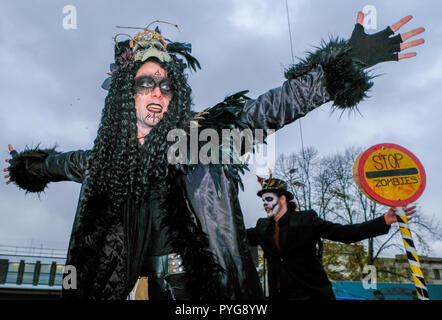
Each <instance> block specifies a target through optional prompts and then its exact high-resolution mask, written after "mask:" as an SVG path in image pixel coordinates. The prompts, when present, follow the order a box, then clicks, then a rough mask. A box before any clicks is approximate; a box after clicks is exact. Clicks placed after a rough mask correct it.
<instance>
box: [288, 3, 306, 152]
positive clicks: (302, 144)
mask: <svg viewBox="0 0 442 320" xmlns="http://www.w3.org/2000/svg"><path fill="white" fill-rule="evenodd" d="M285 10H286V14H287V25H288V27H289V38H290V51H291V55H292V64H293V65H294V64H295V55H294V53H293V37H292V27H291V23H290V15H289V4H288V1H287V0H285ZM298 121H299V131H300V135H301V149H302V152H303V153H304V139H303V137H302V125H301V119H298Z"/></svg>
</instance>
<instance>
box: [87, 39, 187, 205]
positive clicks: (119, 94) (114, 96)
mask: <svg viewBox="0 0 442 320" xmlns="http://www.w3.org/2000/svg"><path fill="white" fill-rule="evenodd" d="M127 48H128V41H125V42H120V43H118V46H116V48H115V60H116V61H118V57H119V56H120V55H121V53H122V52H123V51H124V50H126V49H127ZM173 59H174V60H173V61H172V62H171V63H166V62H160V61H156V62H157V63H159V64H160V66H161V67H162V68H164V69H165V70H166V72H167V74H168V77H169V79H170V80H171V83H172V90H173V92H174V95H173V98H172V100H171V101H170V105H169V108H168V111H167V112H166V113H165V114H164V117H163V118H162V120H161V121H160V122H159V123H158V124H157V125H156V126H155V127H154V128H153V129H152V131H151V132H150V134H149V135H147V136H146V137H145V142H144V145H141V144H140V143H139V140H138V138H137V125H136V111H135V102H134V98H133V84H134V77H135V74H136V72H137V71H138V69H139V68H140V67H141V65H142V64H143V62H140V61H136V62H134V63H133V64H132V65H131V66H126V67H125V68H120V69H119V70H118V71H117V72H116V73H115V74H113V79H112V84H111V86H110V90H109V94H108V95H107V97H106V100H105V107H104V109H103V113H102V118H101V123H100V127H99V129H98V134H97V138H96V139H95V142H94V147H93V149H92V154H91V158H90V162H89V177H88V180H89V181H88V188H87V190H86V196H87V197H96V196H100V197H104V198H106V200H107V201H109V203H112V204H113V206H114V208H113V210H112V211H113V212H115V213H117V212H118V211H119V209H120V207H121V204H122V202H123V201H124V199H126V198H127V196H128V195H129V194H131V195H133V196H134V198H135V199H142V198H143V196H144V195H145V194H146V193H147V192H149V191H152V188H158V187H159V186H161V184H162V183H161V182H162V181H164V180H165V179H166V177H167V176H168V175H169V173H170V171H171V170H173V168H172V167H171V166H170V165H169V163H168V161H167V149H168V148H169V146H170V145H171V142H168V141H167V133H168V131H169V130H171V129H174V128H184V127H185V126H186V124H188V122H189V119H190V117H191V112H190V106H191V88H190V87H189V85H188V84H187V77H186V75H185V73H184V70H185V68H186V65H185V64H184V63H183V62H182V61H181V60H180V59H178V58H176V57H174V58H173Z"/></svg>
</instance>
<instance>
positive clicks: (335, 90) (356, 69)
mask: <svg viewBox="0 0 442 320" xmlns="http://www.w3.org/2000/svg"><path fill="white" fill-rule="evenodd" d="M317 49H318V50H317V51H316V52H314V53H312V52H309V56H308V57H307V58H305V59H301V62H300V63H298V64H296V65H293V66H291V67H290V68H289V69H288V70H286V72H285V77H286V78H287V79H288V80H290V79H294V78H297V77H299V76H301V75H303V74H305V73H307V72H309V71H310V70H312V69H313V68H315V67H317V66H318V65H321V66H322V68H323V70H324V73H325V78H326V82H327V91H328V92H329V94H330V95H331V99H332V100H334V105H335V106H337V107H339V108H352V107H355V106H356V105H357V104H358V103H359V102H361V101H362V100H363V99H364V98H366V97H367V91H369V90H370V89H371V87H372V86H373V82H372V81H371V80H372V79H373V78H374V77H373V76H371V75H369V74H368V73H367V72H365V71H364V64H363V63H361V62H360V61H358V60H357V59H355V58H354V57H353V55H352V54H351V46H350V45H349V44H348V42H347V41H345V40H340V39H331V40H330V41H329V42H328V43H325V41H323V42H322V46H321V47H319V48H317Z"/></svg>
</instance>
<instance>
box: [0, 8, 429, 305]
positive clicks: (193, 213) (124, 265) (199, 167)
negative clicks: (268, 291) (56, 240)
mask: <svg viewBox="0 0 442 320" xmlns="http://www.w3.org/2000/svg"><path fill="white" fill-rule="evenodd" d="M361 15H362V16H361ZM408 20H409V19H408ZM408 20H407V19H405V20H401V22H399V23H398V24H395V25H393V26H392V27H391V28H387V29H386V31H384V32H381V33H380V34H376V35H366V34H365V33H364V31H363V28H362V24H363V14H362V13H359V15H358V24H357V25H356V28H355V31H354V32H353V34H352V37H351V38H350V39H349V40H344V39H333V40H330V42H329V43H327V44H325V43H324V44H323V46H322V48H320V49H318V51H317V52H315V53H312V54H311V55H310V56H308V57H307V58H306V59H305V60H303V61H301V62H300V63H298V64H296V65H293V66H291V67H290V68H288V69H287V70H286V72H285V77H286V79H287V81H285V82H284V83H283V85H282V86H281V87H279V88H276V89H273V90H270V91H268V92H266V93H264V94H262V95H261V96H259V97H258V98H257V99H250V98H248V97H247V96H245V94H246V92H244V91H243V92H238V93H237V94H234V95H232V96H229V97H227V98H226V99H225V100H224V101H222V102H221V103H219V104H217V105H216V106H214V107H212V108H208V109H206V110H205V111H204V112H200V113H198V114H197V113H195V112H192V111H191V109H190V107H191V88H190V87H189V85H188V83H187V76H186V74H185V71H186V69H192V70H196V69H197V68H200V65H199V63H198V61H197V60H196V59H195V58H194V57H193V56H192V55H191V46H190V44H185V43H177V42H171V41H169V40H165V39H164V38H163V37H162V35H161V34H160V32H159V30H158V29H155V30H151V29H149V26H148V27H146V28H145V29H144V30H143V31H142V32H140V33H138V34H137V35H135V36H134V37H131V39H130V40H126V41H119V42H118V41H117V38H115V64H113V65H111V71H112V72H111V74H112V77H111V78H110V79H108V80H106V81H105V83H104V84H103V87H104V88H107V89H108V90H109V93H108V95H107V97H106V100H105V107H104V109H103V113H102V119H101V122H100V126H99V129H98V133H97V137H96V139H95V142H94V146H93V148H92V150H78V151H70V152H63V153H61V152H58V151H56V150H55V148H53V149H51V148H49V149H42V148H38V147H37V148H27V149H25V150H23V151H21V152H17V151H16V150H14V149H13V147H12V145H9V151H10V154H11V156H12V159H10V160H9V159H8V160H7V161H9V164H10V166H9V168H6V169H5V170H6V171H8V174H7V175H6V178H7V179H8V178H9V179H10V180H9V181H8V182H14V183H15V184H16V185H18V186H19V187H20V188H22V189H24V190H26V191H28V192H41V191H43V190H44V189H45V188H46V186H47V184H48V183H49V182H54V181H75V182H77V183H81V184H82V188H81V191H80V197H79V203H78V207H77V212H76V216H75V220H74V224H73V229H72V235H71V240H70V243H69V250H68V257H67V262H66V264H68V265H72V266H74V267H75V268H76V271H77V289H76V290H65V289H64V290H63V298H67V299H69V298H70V299H126V297H127V296H128V294H129V292H131V290H132V289H133V287H134V285H135V284H136V282H137V279H138V278H139V277H140V276H145V275H147V276H148V278H149V287H150V290H149V296H150V297H151V298H152V299H189V298H192V299H199V300H201V299H260V298H262V297H263V293H262V288H261V286H260V283H259V278H258V275H257V272H256V269H255V267H254V265H253V261H252V258H251V254H250V251H249V248H248V245H247V238H246V232H245V231H246V230H245V226H244V221H243V216H242V212H241V208H240V205H239V200H238V187H240V186H242V184H241V178H240V174H241V173H243V172H244V169H245V168H244V166H243V165H241V164H223V165H221V164H220V163H219V162H218V163H213V162H212V163H209V164H204V163H196V164H195V163H191V161H181V162H178V163H171V161H169V160H170V159H169V155H168V151H169V150H170V148H171V147H172V146H173V144H174V143H175V141H170V139H168V134H169V133H170V132H171V130H173V129H181V130H183V131H184V132H186V133H187V134H188V133H189V131H190V127H191V124H192V123H193V124H194V123H197V124H198V126H199V128H200V129H201V130H202V129H204V128H211V129H214V130H216V131H217V132H221V131H222V130H223V129H234V128H238V129H274V130H278V129H280V128H282V127H283V126H284V125H287V124H289V123H291V122H293V121H295V120H296V119H298V118H300V117H303V116H305V115H306V114H307V113H308V112H310V111H311V110H314V109H315V108H317V107H319V106H320V105H322V104H324V103H326V102H329V101H334V106H335V107H337V108H352V107H355V106H356V105H357V104H358V103H359V102H360V101H361V100H363V99H364V98H365V97H366V91H367V90H369V89H370V88H371V86H372V85H373V83H372V81H371V80H372V77H371V76H369V75H368V73H367V70H366V69H367V68H369V67H371V66H373V65H375V64H376V63H380V62H383V61H390V60H396V61H397V60H401V59H404V58H410V57H411V56H413V54H399V52H400V51H401V50H404V49H406V48H409V47H411V46H414V45H418V44H420V43H421V41H418V42H410V43H408V44H403V43H401V42H402V41H405V40H407V39H408V38H410V37H412V36H414V35H416V34H418V33H421V32H422V31H423V30H421V29H416V30H413V31H411V33H406V34H404V35H398V36H394V37H390V36H391V35H392V34H393V33H394V32H396V31H397V30H398V29H399V28H400V27H401V26H402V25H403V24H405V23H406V22H407V21H408ZM118 36H119V35H118ZM246 151H247V150H246Z"/></svg>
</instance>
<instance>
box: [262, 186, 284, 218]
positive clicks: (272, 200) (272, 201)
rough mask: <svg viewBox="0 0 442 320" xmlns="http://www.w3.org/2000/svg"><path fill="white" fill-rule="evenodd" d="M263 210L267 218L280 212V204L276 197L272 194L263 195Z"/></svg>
mask: <svg viewBox="0 0 442 320" xmlns="http://www.w3.org/2000/svg"><path fill="white" fill-rule="evenodd" d="M261 198H262V201H263V205H264V210H265V211H266V213H267V218H270V217H273V216H275V215H276V214H277V213H278V212H279V211H280V210H281V202H280V200H279V198H278V196H277V195H276V194H274V193H270V192H268V193H264V194H263V195H262V196H261Z"/></svg>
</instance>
